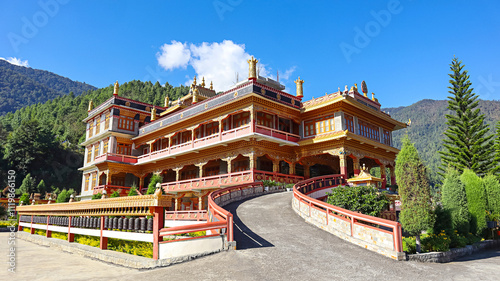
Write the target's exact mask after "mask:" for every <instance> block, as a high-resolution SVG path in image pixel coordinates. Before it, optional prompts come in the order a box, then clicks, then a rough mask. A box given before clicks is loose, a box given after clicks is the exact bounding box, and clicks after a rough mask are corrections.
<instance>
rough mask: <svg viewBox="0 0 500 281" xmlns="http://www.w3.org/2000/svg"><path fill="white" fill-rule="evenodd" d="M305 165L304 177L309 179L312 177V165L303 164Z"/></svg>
mask: <svg viewBox="0 0 500 281" xmlns="http://www.w3.org/2000/svg"><path fill="white" fill-rule="evenodd" d="M302 166H303V167H304V178H305V179H308V178H310V177H311V170H310V166H309V165H306V164H304V165H302Z"/></svg>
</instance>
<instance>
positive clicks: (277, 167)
mask: <svg viewBox="0 0 500 281" xmlns="http://www.w3.org/2000/svg"><path fill="white" fill-rule="evenodd" d="M279 171H280V161H278V160H274V161H273V173H279Z"/></svg>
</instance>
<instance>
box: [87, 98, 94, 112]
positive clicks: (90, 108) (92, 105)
mask: <svg viewBox="0 0 500 281" xmlns="http://www.w3.org/2000/svg"><path fill="white" fill-rule="evenodd" d="M93 108H94V102H93V101H92V100H90V101H89V110H88V111H91V110H92V109H93Z"/></svg>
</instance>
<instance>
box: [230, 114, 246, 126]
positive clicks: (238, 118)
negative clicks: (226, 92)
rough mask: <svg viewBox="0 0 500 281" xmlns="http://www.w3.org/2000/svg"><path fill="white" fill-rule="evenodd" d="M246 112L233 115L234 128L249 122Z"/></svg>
mask: <svg viewBox="0 0 500 281" xmlns="http://www.w3.org/2000/svg"><path fill="white" fill-rule="evenodd" d="M249 119H250V115H249V114H248V112H243V113H239V114H236V115H234V116H233V123H234V128H238V127H241V126H245V125H247V124H248V123H249V122H250V120H249Z"/></svg>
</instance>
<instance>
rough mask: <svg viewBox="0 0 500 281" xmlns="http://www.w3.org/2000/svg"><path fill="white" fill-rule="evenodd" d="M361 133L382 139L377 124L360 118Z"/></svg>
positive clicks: (364, 135)
mask: <svg viewBox="0 0 500 281" xmlns="http://www.w3.org/2000/svg"><path fill="white" fill-rule="evenodd" d="M358 123H359V134H360V135H362V136H363V137H366V138H369V139H371V140H374V141H380V131H379V128H378V127H377V126H375V125H372V124H370V123H368V122H365V121H361V120H359V122H358Z"/></svg>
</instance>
